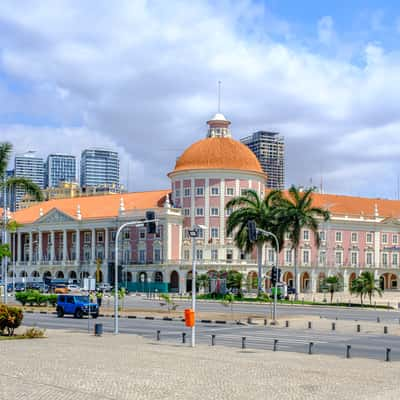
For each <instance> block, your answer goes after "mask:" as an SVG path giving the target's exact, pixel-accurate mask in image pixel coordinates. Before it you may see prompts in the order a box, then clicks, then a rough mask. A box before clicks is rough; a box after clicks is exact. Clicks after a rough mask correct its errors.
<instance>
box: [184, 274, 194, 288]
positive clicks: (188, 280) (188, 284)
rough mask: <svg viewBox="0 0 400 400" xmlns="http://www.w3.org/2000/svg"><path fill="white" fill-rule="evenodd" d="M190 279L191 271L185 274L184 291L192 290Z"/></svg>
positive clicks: (191, 276)
mask: <svg viewBox="0 0 400 400" xmlns="http://www.w3.org/2000/svg"><path fill="white" fill-rule="evenodd" d="M192 279H193V274H192V271H189V272H188V273H187V276H186V292H187V293H189V292H191V291H192Z"/></svg>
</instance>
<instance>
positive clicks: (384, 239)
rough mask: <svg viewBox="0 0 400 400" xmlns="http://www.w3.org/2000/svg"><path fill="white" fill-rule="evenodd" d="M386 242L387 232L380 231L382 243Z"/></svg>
mask: <svg viewBox="0 0 400 400" xmlns="http://www.w3.org/2000/svg"><path fill="white" fill-rule="evenodd" d="M387 242H388V235H387V233H382V243H383V244H387Z"/></svg>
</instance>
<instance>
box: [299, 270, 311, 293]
mask: <svg viewBox="0 0 400 400" xmlns="http://www.w3.org/2000/svg"><path fill="white" fill-rule="evenodd" d="M310 286H311V285H310V275H309V274H308V272H303V273H302V274H301V275H300V290H301V291H302V292H306V291H308V290H309V289H310Z"/></svg>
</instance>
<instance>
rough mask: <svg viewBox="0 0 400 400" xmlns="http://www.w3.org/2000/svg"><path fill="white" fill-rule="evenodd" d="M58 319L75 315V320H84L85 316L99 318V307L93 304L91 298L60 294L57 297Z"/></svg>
mask: <svg viewBox="0 0 400 400" xmlns="http://www.w3.org/2000/svg"><path fill="white" fill-rule="evenodd" d="M56 311H57V317H58V318H62V317H63V316H64V315H66V314H67V315H73V316H74V317H75V318H82V317H83V316H84V315H89V314H90V315H91V316H92V317H93V318H97V317H98V316H99V307H98V305H97V304H96V303H91V302H90V300H89V296H85V295H76V294H60V295H58V296H57V308H56Z"/></svg>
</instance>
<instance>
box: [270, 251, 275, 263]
mask: <svg viewBox="0 0 400 400" xmlns="http://www.w3.org/2000/svg"><path fill="white" fill-rule="evenodd" d="M274 261H275V251H274V250H272V249H268V262H269V263H273V262H274Z"/></svg>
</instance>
